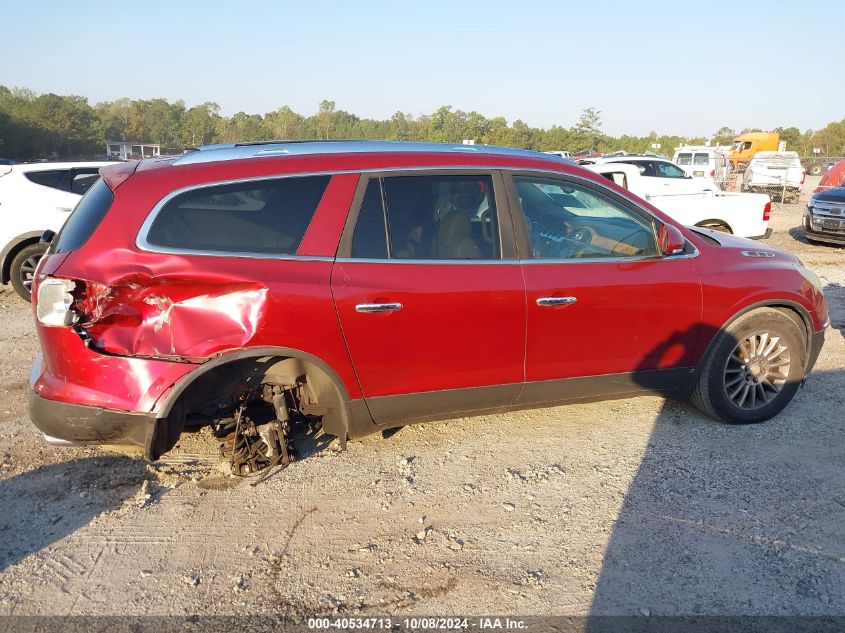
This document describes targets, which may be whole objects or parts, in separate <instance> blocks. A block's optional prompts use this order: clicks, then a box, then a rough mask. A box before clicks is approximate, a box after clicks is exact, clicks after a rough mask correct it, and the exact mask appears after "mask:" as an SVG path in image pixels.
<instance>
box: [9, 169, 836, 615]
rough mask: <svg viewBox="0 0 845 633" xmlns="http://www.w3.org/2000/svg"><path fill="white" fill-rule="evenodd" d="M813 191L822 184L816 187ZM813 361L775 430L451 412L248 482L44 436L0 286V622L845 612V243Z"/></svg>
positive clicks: (822, 262) (776, 223) (178, 460)
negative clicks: (29, 404)
mask: <svg viewBox="0 0 845 633" xmlns="http://www.w3.org/2000/svg"><path fill="white" fill-rule="evenodd" d="M809 180H810V182H808V185H809V188H808V190H811V189H812V186H813V182H814V179H809ZM803 204H804V202H803V201H802V203H801V204H800V205H784V206H783V207H782V208H776V209H775V212H774V214H773V218H772V226H773V228H774V231H775V233H774V235H773V236H772V237H771V238H770V239H769V240H767V241H765V242H764V244H771V245H774V246H778V247H782V248H785V249H787V250H789V251H792V252H795V253H797V254H798V255H799V256H800V257H801V259H802V260H803V261H804V262H805V263H806V264H807V265H808V266H809V267H810V268H812V269H813V270H814V271H815V272H816V273H817V274H818V275H819V276H820V277H821V279H822V280H823V282H824V284H825V287H826V290H825V292H826V294H827V297H828V300H829V302H830V307H831V314H832V328H831V329H830V330H829V331H828V333H827V342H826V345H825V347H824V350H823V351H822V355H821V357H820V359H819V361H818V364H817V366H816V369H815V371H814V372H813V374H812V375H811V376H810V377H809V379H808V380H807V382H806V384H805V386H804V388H802V389H801V390H800V391H799V393H798V395H797V396H796V398H795V400H794V402H793V403H792V404H791V405H790V406H789V407H788V408H787V409H786V411H785V412H784V413H783V414H781V415H780V416H778V417H777V418H775V419H773V420H771V421H770V422H768V423H766V424H763V425H756V426H728V425H724V424H719V423H716V422H714V421H712V420H710V419H708V418H706V417H704V416H703V415H702V414H700V413H698V412H697V410H695V409H694V408H692V407H691V406H690V405H687V404H684V403H676V402H666V401H664V400H662V399H660V398H657V397H641V398H636V399H630V400H620V401H613V402H606V403H598V404H586V405H572V406H566V407H558V408H552V409H545V410H536V411H527V412H520V413H513V414H508V415H496V416H486V417H481V418H474V419H461V420H453V421H449V422H443V423H432V424H427V425H421V426H414V427H409V428H405V429H402V430H400V431H399V432H397V433H396V434H394V435H392V436H391V437H389V438H383V437H381V436H373V437H370V438H367V439H365V440H363V441H359V442H352V443H350V445H349V448H348V450H347V451H345V452H340V451H339V450H338V448H337V447H336V445H332V446H329V447H328V448H325V449H323V450H319V451H313V450H312V451H311V452H312V454H311V455H309V456H308V457H307V458H306V459H303V460H302V461H299V462H296V463H294V464H293V465H292V466H291V467H290V468H288V469H287V470H286V471H284V472H283V473H280V474H278V475H275V476H273V477H271V478H270V479H269V480H267V481H266V482H264V483H262V484H260V485H258V486H251V485H250V483H249V482H248V481H242V480H233V479H229V478H226V477H225V475H224V474H223V473H222V472H221V471H220V470H219V469H218V461H219V460H218V457H217V449H216V445H215V444H214V442H213V441H212V439H211V437H210V435H208V434H206V433H196V434H192V435H184V436H183V438H182V441H181V442H180V444H179V446H178V448H177V449H175V450H174V451H173V452H172V453H170V454H169V455H167V456H165V458H163V459H162V460H161V461H159V462H158V463H155V464H152V465H148V464H146V463H145V462H144V461H142V460H138V459H135V458H132V457H127V456H122V455H118V454H114V453H109V452H107V451H104V450H100V449H93V448H92V449H82V448H75V449H58V448H51V447H47V446H45V445H43V444H42V439H41V436H40V435H39V433H37V432H36V430H35V428H34V427H33V426H32V425H31V424H30V423H29V421H28V419H27V410H26V386H27V377H28V375H29V370H30V365H31V361H32V358H33V356H34V355H35V353H36V350H37V346H38V345H37V341H36V337H35V334H34V332H33V326H32V323H31V320H32V319H31V315H30V312H29V308H28V306H26V305H24V304H23V303H22V302H21V301H20V300H19V299H18V298H17V297H16V296H15V295H14V294H12V292H11V291H9V290H3V291H0V320H2V321H1V322H2V328H0V458H2V459H0V534H1V535H2V538H1V539H0V615H4V614H6V615H8V614H52V615H68V614H88V615H97V614H162V615H164V614H168V615H183V614H261V613H285V614H300V615H305V616H307V615H313V614H321V613H346V614H394V615H397V614H427V615H452V614H491V613H492V614H495V613H500V614H507V613H512V614H524V615H528V614H559V615H581V614H588V613H591V614H645V615H676V614H685V615H689V614H720V615H738V614H775V615H793V614H802V615H807V614H813V615H845V416H843V409H845V340H844V339H843V328H845V266H843V262H845V250H843V249H839V248H835V247H827V246H815V245H810V244H807V243H806V242H805V241H804V240H803V238H802V237H801V236H800V232H799V231H798V230H797V229H796V227H798V226H799V224H800V218H801V210H802V205H803Z"/></svg>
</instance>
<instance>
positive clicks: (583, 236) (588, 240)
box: [566, 226, 596, 257]
mask: <svg viewBox="0 0 845 633" xmlns="http://www.w3.org/2000/svg"><path fill="white" fill-rule="evenodd" d="M595 236H596V232H595V231H594V230H593V229H591V228H590V227H589V226H579V227H578V228H577V229H574V230H572V231H570V233H569V236H568V237H569V239H570V240H571V241H572V242H574V244H572V246H570V247H569V249H568V251H569V252H568V254H567V255H566V257H580V255H581V254H582V253H583V252H584V251H586V250H587V246H589V245H590V244H592V243H593V238H594V237H595Z"/></svg>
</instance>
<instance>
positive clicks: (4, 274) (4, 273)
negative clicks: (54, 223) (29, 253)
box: [0, 237, 41, 284]
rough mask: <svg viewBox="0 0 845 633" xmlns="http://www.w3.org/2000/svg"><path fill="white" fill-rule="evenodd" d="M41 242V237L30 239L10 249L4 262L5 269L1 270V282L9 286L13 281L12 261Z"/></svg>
mask: <svg viewBox="0 0 845 633" xmlns="http://www.w3.org/2000/svg"><path fill="white" fill-rule="evenodd" d="M40 241H41V238H40V237H28V238H26V239H25V240H21V241H20V242H18V243H17V244H15V245H14V246H13V247H12V248H10V249H9V252H8V253H6V259H5V260H3V268H2V270H0V282H2V283H4V284H7V283H9V281H10V280H11V279H12V260H13V259H15V255H17V254H18V253H20V252H21V251H22V250H23V249H25V248H26V247H27V246H32V245H33V244H38V243H39V242H40Z"/></svg>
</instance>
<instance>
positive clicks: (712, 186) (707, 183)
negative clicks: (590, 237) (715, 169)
mask: <svg viewBox="0 0 845 633" xmlns="http://www.w3.org/2000/svg"><path fill="white" fill-rule="evenodd" d="M606 163H624V164H627V165H633V166H635V167H636V168H637V169H638V170H639V172H640V175H641V176H642V178H643V182H644V183H647V184H648V185H649V187H648V189H649V192H650V193H651V192H656V191H657V189H660V188H661V187H662V188H669V189H671V190H672V193H679V192H684V191H686V192H690V193H699V192H701V191H718V190H719V189H720V187H719V185H718V184H716V183H715V182H714V181H713V179H712V178H709V177H706V176H702V177H701V178H696V179H693V177H692V176H691V175H689V174H688V173H687V172H685V171H684V170H683V169H681V168H680V167H679V166H677V165H675V164H674V163H673V162H672V161H670V160H668V159H665V158H658V157H656V156H645V155H643V156H640V155H633V154H628V155H625V156H614V157H611V158H603V159H601V160H598V161H596V164H601V165H603V164H606ZM652 190H654V191H652Z"/></svg>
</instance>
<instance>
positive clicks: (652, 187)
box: [587, 161, 772, 239]
mask: <svg viewBox="0 0 845 633" xmlns="http://www.w3.org/2000/svg"><path fill="white" fill-rule="evenodd" d="M587 169H589V170H590V171H593V172H595V173H597V174H601V175H602V176H604V177H605V178H607V179H608V180H612V181H613V182H615V183H616V184H617V185H619V186H620V187H622V188H623V189H627V190H628V191H630V192H631V193H633V194H635V195H637V196H639V197H641V198H644V199H645V200H648V201H649V202H650V203H651V204H653V205H654V206H655V207H657V208H658V209H660V210H661V211H663V213H665V214H666V215H668V216H669V217H670V218H672V219H674V220H676V221H678V222H680V223H681V224H683V225H685V226H700V227H703V228H708V229H713V230H716V231H722V232H724V233H733V234H734V235H738V236H740V237H748V238H755V239H759V238H764V237H768V236H769V235H771V229H769V217H770V214H771V210H772V205H771V201H770V200H769V196H766V195H762V194H751V193H733V192H731V193H728V192H724V191H720V190H718V189H713V188H712V187H710V188H708V189H703V188H702V187H701V183H702V180H700V179H694V180H693V183H699V188H698V190H694V189H691V188H690V187H689V182H685V181H684V180H678V179H674V180H667V181H666V182H669V183H670V186H667V185H666V184H665V182H661V181H660V179H658V178H653V177H649V176H644V175H643V174H642V172H641V170H640V169H639V168H638V167H637V165H633V164H629V163H625V162H622V161H607V162H603V163H599V164H597V165H592V166H590V167H587Z"/></svg>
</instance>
